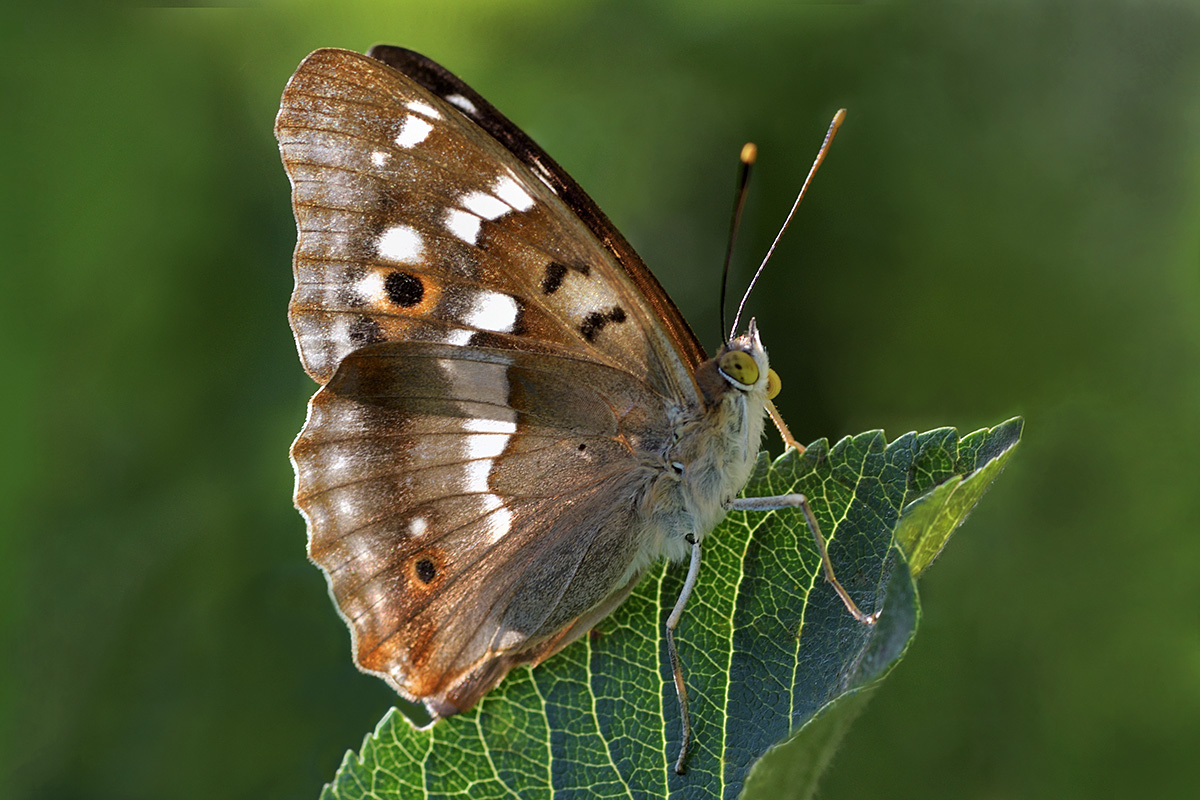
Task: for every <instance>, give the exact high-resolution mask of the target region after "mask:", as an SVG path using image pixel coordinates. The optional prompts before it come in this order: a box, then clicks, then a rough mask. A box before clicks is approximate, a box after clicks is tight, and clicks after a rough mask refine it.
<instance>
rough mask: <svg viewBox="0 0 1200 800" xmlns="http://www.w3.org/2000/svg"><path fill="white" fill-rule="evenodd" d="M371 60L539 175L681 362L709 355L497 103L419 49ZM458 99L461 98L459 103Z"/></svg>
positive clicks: (583, 195) (380, 50) (595, 213)
mask: <svg viewBox="0 0 1200 800" xmlns="http://www.w3.org/2000/svg"><path fill="white" fill-rule="evenodd" d="M367 55H369V56H370V57H371V58H374V59H376V60H377V61H381V62H383V63H384V64H387V65H388V66H389V67H392V68H393V69H395V70H397V71H399V72H402V73H403V74H405V75H407V76H408V77H409V78H411V79H412V80H414V81H416V82H417V83H419V84H420V85H421V86H423V87H425V88H426V89H428V90H429V91H430V92H432V93H433V94H436V95H437V96H438V97H441V98H442V99H444V100H446V101H447V102H448V103H451V104H452V105H454V106H455V107H456V108H458V109H459V110H460V111H462V112H463V114H465V115H466V116H467V117H468V118H469V119H471V121H473V122H474V123H475V124H476V125H478V126H479V127H480V128H482V129H483V130H484V131H486V132H487V133H488V134H489V135H490V136H491V137H492V138H493V139H495V140H496V141H498V142H500V144H502V145H504V147H505V148H506V149H507V150H508V151H509V152H510V153H512V154H513V155H514V156H516V157H517V159H518V160H520V161H521V162H522V163H523V164H525V166H527V167H528V168H529V169H530V170H531V171H532V172H533V173H534V174H535V175H538V176H539V177H541V178H542V179H543V180H544V181H545V182H546V184H547V185H548V186H549V187H550V189H551V190H552V191H553V192H554V193H555V194H557V195H558V196H559V197H560V198H562V200H563V202H565V203H566V204H567V206H568V207H570V208H571V210H572V211H574V212H575V215H576V216H578V217H579V219H580V221H582V222H583V224H584V225H586V226H587V227H588V229H589V230H590V231H591V232H592V235H594V236H595V237H596V239H597V240H598V241H600V242H601V243H602V244H603V245H604V246H605V248H607V249H608V250H609V252H611V253H612V254H613V256H614V257H615V258H616V260H617V263H619V264H620V265H621V268H622V269H624V270H625V274H626V275H628V276H629V279H630V280H632V281H633V283H634V285H636V286H637V287H638V289H640V290H641V292H642V294H643V295H644V296H645V298H646V300H647V302H649V304H650V305H651V307H653V308H654V310H655V311H656V312H658V315H659V319H660V320H661V321H662V324H663V327H665V328H666V329H667V330H668V331H669V332H670V335H671V340H672V341H673V342H674V343H675V347H676V349H677V350H678V351H679V355H680V358H681V360H682V361H683V362H684V363H685V364H687V365H688V367H690V368H691V369H693V370H694V369H695V368H696V366H697V365H699V364H700V363H701V362H702V361H705V360H706V359H707V358H708V356H707V355H706V354H705V352H704V347H703V345H701V344H700V341H699V339H697V338H696V334H695V333H694V332H693V331H692V329H691V326H689V325H688V323H687V320H686V319H684V318H683V314H681V313H680V312H679V309H678V308H677V307H676V306H675V303H674V301H673V300H671V298H670V296H669V295H668V294H667V292H666V290H665V289H663V287H662V284H660V283H659V282H658V279H657V278H655V277H654V274H653V273H652V272H650V270H649V268H647V267H646V264H645V263H644V262H643V261H642V258H641V256H639V255H638V254H637V251H636V250H634V249H633V246H632V245H631V244H629V242H628V241H627V240H626V239H625V237H624V236H622V235H621V232H620V231H618V230H617V227H616V226H615V225H613V223H612V221H611V220H609V218H608V216H607V215H606V214H605V213H604V212H603V211H601V210H600V207H599V206H598V205H596V202H595V201H594V200H592V198H591V197H589V196H588V194H587V192H585V191H584V190H583V188H582V187H581V186H580V185H579V184H578V183H576V182H575V179H574V178H572V177H571V176H570V175H568V174H567V171H566V170H564V169H563V168H562V167H561V166H559V165H558V162H556V161H555V160H554V159H553V158H551V157H550V156H549V155H547V154H546V151H545V150H543V149H542V148H541V147H539V146H538V145H537V143H536V142H534V141H533V139H530V138H529V136H527V135H526V134H525V132H524V131H522V130H521V129H520V128H518V127H517V126H516V125H515V124H513V122H512V121H511V120H509V119H508V117H506V116H504V115H503V114H501V113H500V112H499V111H498V110H497V109H496V107H495V106H493V105H492V104H491V103H489V102H488V101H487V100H485V99H483V97H482V96H481V95H480V94H479V93H478V92H476V91H475V90H474V89H472V88H471V87H470V86H468V85H467V84H466V83H464V82H463V81H462V80H461V79H460V78H459V77H458V76H457V75H455V74H454V73H452V72H450V70H448V69H446V68H445V67H443V66H442V65H441V64H439V63H437V62H436V61H433V60H432V59H429V58H426V57H425V56H423V55H421V54H420V53H417V52H414V51H412V50H408V49H406V48H403V47H396V46H394V45H386V44H377V45H375V46H374V47H372V48H371V49H370V51H368V53H367ZM458 98H463V99H465V100H466V102H465V103H464V102H462V100H459V99H458Z"/></svg>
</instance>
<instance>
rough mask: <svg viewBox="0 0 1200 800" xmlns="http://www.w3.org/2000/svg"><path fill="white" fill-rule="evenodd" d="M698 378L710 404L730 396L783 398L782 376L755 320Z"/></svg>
mask: <svg viewBox="0 0 1200 800" xmlns="http://www.w3.org/2000/svg"><path fill="white" fill-rule="evenodd" d="M697 378H698V379H699V382H700V385H701V387H702V389H703V390H704V394H705V397H706V398H707V399H708V400H709V402H710V403H712V402H713V401H716V400H719V399H720V398H721V397H723V396H724V395H725V394H726V393H728V392H736V393H737V394H739V395H743V396H744V395H752V396H755V397H756V398H758V399H760V400H770V399H772V398H774V397H775V395H777V394H779V389H780V381H779V375H778V374H777V373H776V372H775V370H773V369H771V365H770V362H769V361H768V359H767V351H766V349H765V348H764V347H763V344H762V338H761V337H760V336H759V334H758V326H757V325H756V324H755V322H754V320H753V319H752V320H750V325H749V327H748V328H747V330H746V332H745V333H743V334H742V335H741V336H735V337H734V338H732V339H730V340H729V341H728V342H726V343H725V344H724V345H722V346H721V349H720V350H718V351H717V355H716V357H715V358H713V359H712V360H711V361H708V362H706V363H705V364H703V365H701V367H700V369H699V370H698V372H697Z"/></svg>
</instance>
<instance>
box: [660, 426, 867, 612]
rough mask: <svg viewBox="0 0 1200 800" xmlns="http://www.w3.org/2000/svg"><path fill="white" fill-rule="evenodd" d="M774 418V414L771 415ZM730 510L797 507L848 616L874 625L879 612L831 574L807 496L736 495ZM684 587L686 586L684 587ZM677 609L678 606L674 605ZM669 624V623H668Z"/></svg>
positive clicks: (828, 577)
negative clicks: (866, 609) (865, 608)
mask: <svg viewBox="0 0 1200 800" xmlns="http://www.w3.org/2000/svg"><path fill="white" fill-rule="evenodd" d="M772 419H774V415H772ZM729 508H730V510H732V511H777V510H779V509H782V508H799V509H800V511H801V512H802V513H803V514H804V519H805V521H806V522H807V523H808V529H809V530H810V531H812V535H813V539H815V540H816V542H817V551H818V552H819V553H820V554H821V565H822V566H823V567H824V568H825V580H827V581H828V582H829V584H830V585H831V586H833V590H834V591H835V592H837V595H838V597H840V598H841V599H842V603H843V604H844V605H845V606H846V610H847V611H849V612H850V616H852V617H854V618H855V619H856V620H858V621H859V622H862V623H865V624H867V625H874V624H875V622H876V620H878V619H879V612H878V611H875V612H873V613H871V614H864V613H863V612H862V611H861V610H860V609H859V607H858V606H857V605H856V604H855V603H854V601H853V600H852V599H850V595H849V594H848V593H847V592H846V590H845V589H844V588H842V584H841V583H840V582H839V581H838V579H837V576H836V575H834V574H833V562H832V561H830V560H829V551H828V549H826V547H825V537H824V536H822V535H821V526H819V525H818V524H817V518H816V517H815V516H814V515H813V513H812V509H811V508H809V506H808V498H806V497H805V496H804V495H802V494H781V495H778V496H775V497H738V498H736V499H734V501H733V502H732V503H731V504H730V506H729ZM685 589H686V587H685ZM676 608H677V609H678V606H677V607H676ZM668 624H669V623H668Z"/></svg>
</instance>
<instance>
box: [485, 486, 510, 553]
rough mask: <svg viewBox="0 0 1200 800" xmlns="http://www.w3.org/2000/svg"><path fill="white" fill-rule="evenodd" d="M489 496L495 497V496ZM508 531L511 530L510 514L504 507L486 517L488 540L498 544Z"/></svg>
mask: <svg viewBox="0 0 1200 800" xmlns="http://www.w3.org/2000/svg"><path fill="white" fill-rule="evenodd" d="M491 496H492V497H495V495H491ZM497 499H498V498H497ZM510 530H512V512H511V511H509V510H508V509H507V508H505V507H504V506H500V507H499V508H497V509H496V510H495V511H493V512H492V515H491V516H490V517H488V534H489V536H488V538H489V539H490V540H491V541H492V542H493V543H495V542H498V541H500V540H501V539H503V538H504V535H505V534H506V533H508V532H509V531H510Z"/></svg>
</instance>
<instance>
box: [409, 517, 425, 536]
mask: <svg viewBox="0 0 1200 800" xmlns="http://www.w3.org/2000/svg"><path fill="white" fill-rule="evenodd" d="M428 528H429V521H428V520H426V519H425V518H424V517H413V520H412V522H410V523H408V532H409V534H410V535H411V536H420V535H421V534H423V533H425V531H426V530H427V529H428Z"/></svg>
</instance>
